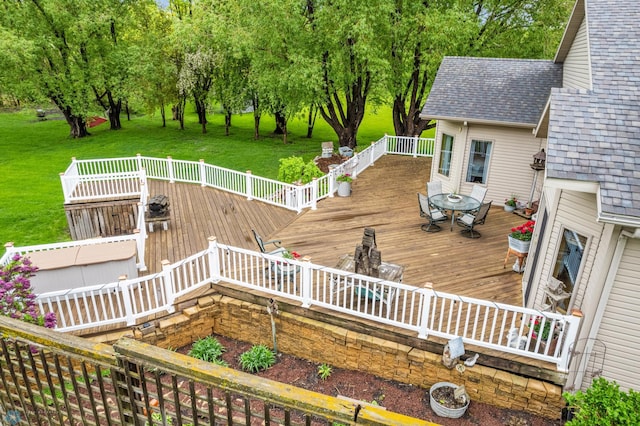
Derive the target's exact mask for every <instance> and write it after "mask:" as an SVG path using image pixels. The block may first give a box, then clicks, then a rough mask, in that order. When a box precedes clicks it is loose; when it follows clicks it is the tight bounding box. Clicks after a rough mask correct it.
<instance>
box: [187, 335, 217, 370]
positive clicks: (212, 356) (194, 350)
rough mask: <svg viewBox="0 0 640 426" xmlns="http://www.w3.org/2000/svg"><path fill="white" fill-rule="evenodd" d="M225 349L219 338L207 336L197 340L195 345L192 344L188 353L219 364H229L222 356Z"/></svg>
mask: <svg viewBox="0 0 640 426" xmlns="http://www.w3.org/2000/svg"><path fill="white" fill-rule="evenodd" d="M224 351H225V349H224V346H222V344H221V343H220V342H218V339H216V338H215V337H212V336H207V337H204V338H202V339H199V340H197V341H196V342H195V343H194V344H193V346H191V350H190V351H189V352H188V353H187V355H189V356H191V357H193V358H197V359H201V360H203V361H208V362H212V363H214V364H217V365H224V366H227V363H226V362H225V361H224V360H223V359H222V358H221V356H222V353H223V352H224Z"/></svg>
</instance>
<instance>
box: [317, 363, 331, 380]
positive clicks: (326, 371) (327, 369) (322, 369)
mask: <svg viewBox="0 0 640 426" xmlns="http://www.w3.org/2000/svg"><path fill="white" fill-rule="evenodd" d="M331 372H332V369H331V366H330V365H328V364H322V365H319V366H318V376H320V378H321V379H322V380H326V379H327V378H328V377H329V376H330V375H331Z"/></svg>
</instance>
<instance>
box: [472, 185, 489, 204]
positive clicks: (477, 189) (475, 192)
mask: <svg viewBox="0 0 640 426" xmlns="http://www.w3.org/2000/svg"><path fill="white" fill-rule="evenodd" d="M486 195H487V188H485V187H484V186H480V185H473V188H471V194H469V196H470V197H471V198H475V199H476V200H478V201H480V204H482V202H483V201H484V197H485V196H486Z"/></svg>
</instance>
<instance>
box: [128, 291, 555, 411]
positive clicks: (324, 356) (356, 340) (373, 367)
mask: <svg viewBox="0 0 640 426" xmlns="http://www.w3.org/2000/svg"><path fill="white" fill-rule="evenodd" d="M275 321H276V330H277V343H278V350H279V351H280V352H283V353H287V354H290V355H294V356H297V357H300V358H304V359H308V360H310V361H313V362H317V363H319V364H320V363H327V364H330V365H335V366H338V367H340V368H347V369H352V370H359V371H364V372H367V373H372V374H375V375H377V376H379V377H383V378H386V379H391V380H396V381H399V382H403V383H410V384H413V385H417V386H421V387H423V388H425V389H428V388H429V387H430V386H431V385H433V384H434V383H436V382H441V381H447V382H453V383H456V384H458V385H464V386H465V387H466V389H467V392H468V393H469V395H470V397H471V399H472V400H474V401H480V402H484V403H487V404H492V405H495V406H499V407H503V408H511V409H515V410H524V411H528V412H531V413H534V414H537V415H542V416H545V417H548V418H553V419H558V418H559V417H560V413H561V410H562V407H564V405H565V403H564V400H563V398H562V389H561V387H560V386H558V385H555V384H552V383H547V382H543V381H540V380H536V379H530V378H525V377H521V376H517V375H514V374H511V373H507V372H504V371H500V370H497V369H493V368H489V367H484V366H482V365H478V364H476V365H475V366H473V367H467V368H466V369H464V370H463V371H458V370H457V369H453V370H449V369H447V368H446V367H444V366H443V365H442V356H441V354H434V353H431V352H427V351H424V350H421V349H417V348H413V347H410V346H406V345H402V344H398V343H394V342H390V341H387V340H383V339H379V338H375V337H371V336H368V335H366V334H363V333H357V332H354V331H350V330H347V329H345V328H341V327H338V326H334V325H329V324H325V323H322V322H319V321H316V320H312V319H309V318H304V317H301V316H298V315H293V314H290V313H286V312H282V313H280V314H279V315H278V316H276V318H275ZM212 333H215V334H220V335H223V336H228V337H231V338H234V339H237V340H242V341H247V342H251V343H253V344H264V345H267V346H268V347H271V346H272V335H271V319H270V317H269V315H268V313H267V312H266V307H263V306H258V305H255V304H252V303H249V302H244V301H240V300H237V299H233V298H230V297H225V296H220V295H212V296H205V297H201V298H200V299H198V303H197V304H196V305H195V306H192V307H189V308H185V309H184V310H183V311H182V314H180V315H176V316H173V317H171V318H168V319H165V320H162V321H160V322H159V327H158V328H154V329H147V330H145V329H140V330H136V332H135V337H136V338H139V339H141V340H144V341H148V342H149V343H153V344H155V345H157V346H160V347H173V348H178V347H182V346H185V345H188V344H190V343H192V342H194V341H195V340H197V339H199V338H202V337H205V336H208V335H210V334H212Z"/></svg>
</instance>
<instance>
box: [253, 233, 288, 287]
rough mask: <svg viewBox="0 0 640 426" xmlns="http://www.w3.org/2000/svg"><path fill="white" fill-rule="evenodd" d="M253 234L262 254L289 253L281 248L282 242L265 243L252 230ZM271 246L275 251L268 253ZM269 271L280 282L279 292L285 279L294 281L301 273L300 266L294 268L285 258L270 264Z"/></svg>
mask: <svg viewBox="0 0 640 426" xmlns="http://www.w3.org/2000/svg"><path fill="white" fill-rule="evenodd" d="M251 232H253V236H254V238H255V239H256V243H258V247H259V248H260V251H261V252H262V253H265V254H271V255H276V256H277V255H280V256H282V254H283V253H284V252H286V251H287V249H286V248H284V247H281V246H280V244H281V243H282V242H281V241H280V240H269V241H264V240H263V239H262V237H261V236H260V234H258V233H257V232H256V231H255V229H252V230H251ZM269 244H273V246H275V247H276V248H275V249H274V250H270V251H267V249H266V246H267V245H269ZM269 269H270V270H271V273H272V274H273V275H274V276H275V278H276V280H277V281H278V290H280V287H281V284H282V283H281V282H282V280H283V279H285V280H286V279H288V280H292V281H293V280H294V279H295V274H296V273H298V272H299V271H300V267H299V266H292V265H291V264H289V262H287V260H285V259H284V257H283V259H282V261H271V262H269Z"/></svg>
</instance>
